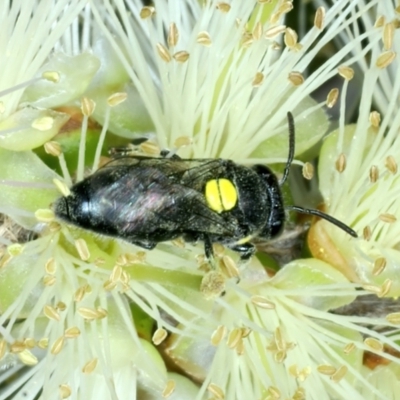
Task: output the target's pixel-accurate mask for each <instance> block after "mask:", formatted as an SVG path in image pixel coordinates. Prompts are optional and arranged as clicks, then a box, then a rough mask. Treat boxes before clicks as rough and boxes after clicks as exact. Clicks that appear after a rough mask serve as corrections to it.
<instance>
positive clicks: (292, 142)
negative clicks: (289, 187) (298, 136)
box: [279, 111, 295, 186]
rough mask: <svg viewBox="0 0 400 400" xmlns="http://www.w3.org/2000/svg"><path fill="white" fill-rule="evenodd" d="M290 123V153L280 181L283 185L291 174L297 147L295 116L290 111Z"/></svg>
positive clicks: (288, 116)
mask: <svg viewBox="0 0 400 400" xmlns="http://www.w3.org/2000/svg"><path fill="white" fill-rule="evenodd" d="M287 119H288V125H289V155H288V158H287V161H286V165H285V169H284V171H283V177H282V179H281V180H280V181H279V186H282V185H283V184H284V183H285V182H286V179H287V178H288V176H289V170H290V166H291V165H292V162H293V158H294V148H295V136H294V135H295V130H294V118H293V114H292V113H291V112H290V111H288V113H287Z"/></svg>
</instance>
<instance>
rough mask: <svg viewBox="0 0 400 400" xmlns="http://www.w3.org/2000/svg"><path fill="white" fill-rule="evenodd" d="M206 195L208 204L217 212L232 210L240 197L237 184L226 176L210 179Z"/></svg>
mask: <svg viewBox="0 0 400 400" xmlns="http://www.w3.org/2000/svg"><path fill="white" fill-rule="evenodd" d="M205 196H206V201H207V204H208V206H209V207H210V208H211V209H212V210H214V211H216V212H217V213H221V212H222V211H229V210H232V208H233V207H235V205H236V203H237V198H238V195H237V191H236V188H235V185H234V184H233V183H232V182H231V181H230V180H229V179H225V178H221V179H211V180H209V181H208V182H207V183H206V191H205Z"/></svg>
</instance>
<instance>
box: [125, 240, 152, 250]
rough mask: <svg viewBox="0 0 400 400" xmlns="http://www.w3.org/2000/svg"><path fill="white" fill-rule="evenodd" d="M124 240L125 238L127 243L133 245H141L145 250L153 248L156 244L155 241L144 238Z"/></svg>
mask: <svg viewBox="0 0 400 400" xmlns="http://www.w3.org/2000/svg"><path fill="white" fill-rule="evenodd" d="M125 240H127V241H128V242H129V243H132V244H134V245H135V246H139V247H142V248H143V249H146V250H153V249H154V247H156V246H157V243H155V242H147V241H145V240H136V239H132V240H129V239H125Z"/></svg>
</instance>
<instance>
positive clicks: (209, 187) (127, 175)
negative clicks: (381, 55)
mask: <svg viewBox="0 0 400 400" xmlns="http://www.w3.org/2000/svg"><path fill="white" fill-rule="evenodd" d="M288 122H289V138H290V140H289V142H290V146H289V148H290V150H289V157H288V161H287V163H286V167H285V170H284V174H283V178H282V179H281V180H280V181H278V179H277V177H276V176H275V174H274V173H273V172H272V170H271V169H269V168H268V167H266V166H264V165H254V166H252V167H245V166H243V165H239V164H236V163H234V162H233V161H231V160H224V159H181V158H179V157H178V156H176V155H175V156H171V157H168V155H166V154H164V157H161V158H153V157H145V156H136V155H135V156H132V155H126V154H125V155H123V156H121V157H119V158H116V159H115V160H113V161H111V162H109V163H108V164H106V165H105V166H104V167H103V168H101V169H100V170H98V171H97V172H95V173H94V174H93V175H91V176H89V177H87V178H86V179H84V180H83V181H81V182H78V183H76V184H75V185H74V186H72V188H71V194H70V195H68V196H67V197H62V198H60V199H58V200H57V201H56V203H55V206H54V209H55V214H56V215H57V217H59V218H60V219H63V220H65V221H67V222H68V223H71V224H73V225H76V226H79V227H81V228H84V229H87V230H91V231H94V232H97V233H100V234H104V235H107V236H112V237H117V238H120V239H123V240H125V241H127V242H130V243H133V244H135V245H138V246H141V247H143V248H145V249H153V248H154V247H155V246H156V245H157V243H159V242H163V241H167V240H172V239H176V238H178V237H183V239H184V240H185V241H188V242H196V241H199V240H201V241H203V242H204V247H205V253H206V256H207V257H208V258H212V256H213V251H212V244H213V243H221V244H224V245H225V246H227V247H229V248H231V249H232V250H234V251H237V252H239V253H240V256H241V259H242V260H247V259H249V258H250V257H251V256H252V255H253V254H254V252H255V247H254V245H253V244H252V242H253V241H254V240H255V239H262V240H271V239H273V238H275V237H277V236H278V235H279V234H280V233H281V231H282V229H283V225H284V222H285V207H284V204H283V200H282V194H281V189H280V186H281V185H282V184H283V183H284V182H285V181H286V179H287V177H288V174H289V168H290V165H291V163H292V161H293V156H294V135H295V133H294V121H293V116H292V114H291V113H288ZM286 209H288V210H294V211H297V212H300V213H305V214H312V215H317V216H319V217H322V218H324V219H326V220H328V221H330V222H332V223H333V224H335V225H337V226H338V227H339V228H341V229H343V230H345V231H346V232H347V233H349V234H350V235H352V236H354V237H357V234H356V233H355V232H354V231H353V230H352V229H351V228H349V227H348V226H347V225H345V224H344V223H342V222H340V221H338V220H336V219H335V218H333V217H331V216H329V215H326V214H324V213H322V212H320V211H318V210H312V209H304V208H301V207H296V206H289V207H286Z"/></svg>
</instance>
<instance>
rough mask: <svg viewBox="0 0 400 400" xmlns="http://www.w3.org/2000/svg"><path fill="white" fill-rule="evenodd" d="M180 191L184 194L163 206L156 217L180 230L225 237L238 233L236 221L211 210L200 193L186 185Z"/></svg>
mask: <svg viewBox="0 0 400 400" xmlns="http://www.w3.org/2000/svg"><path fill="white" fill-rule="evenodd" d="M182 191H184V195H181V196H179V197H176V198H175V202H174V203H170V204H169V205H168V206H166V207H164V208H163V210H162V212H160V213H158V214H157V218H159V219H160V220H164V221H165V222H166V223H172V224H173V225H175V226H178V225H179V229H181V230H182V231H189V232H203V233H207V234H211V235H221V236H224V237H226V238H227V239H228V238H229V237H234V236H237V235H238V230H239V229H240V227H239V225H238V223H237V221H236V220H234V219H229V218H225V217H224V215H223V214H218V213H216V212H215V211H213V210H211V209H210V208H209V207H208V205H207V204H206V202H205V199H204V195H203V194H202V193H199V192H197V191H196V190H193V189H190V188H187V187H183V188H182Z"/></svg>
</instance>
